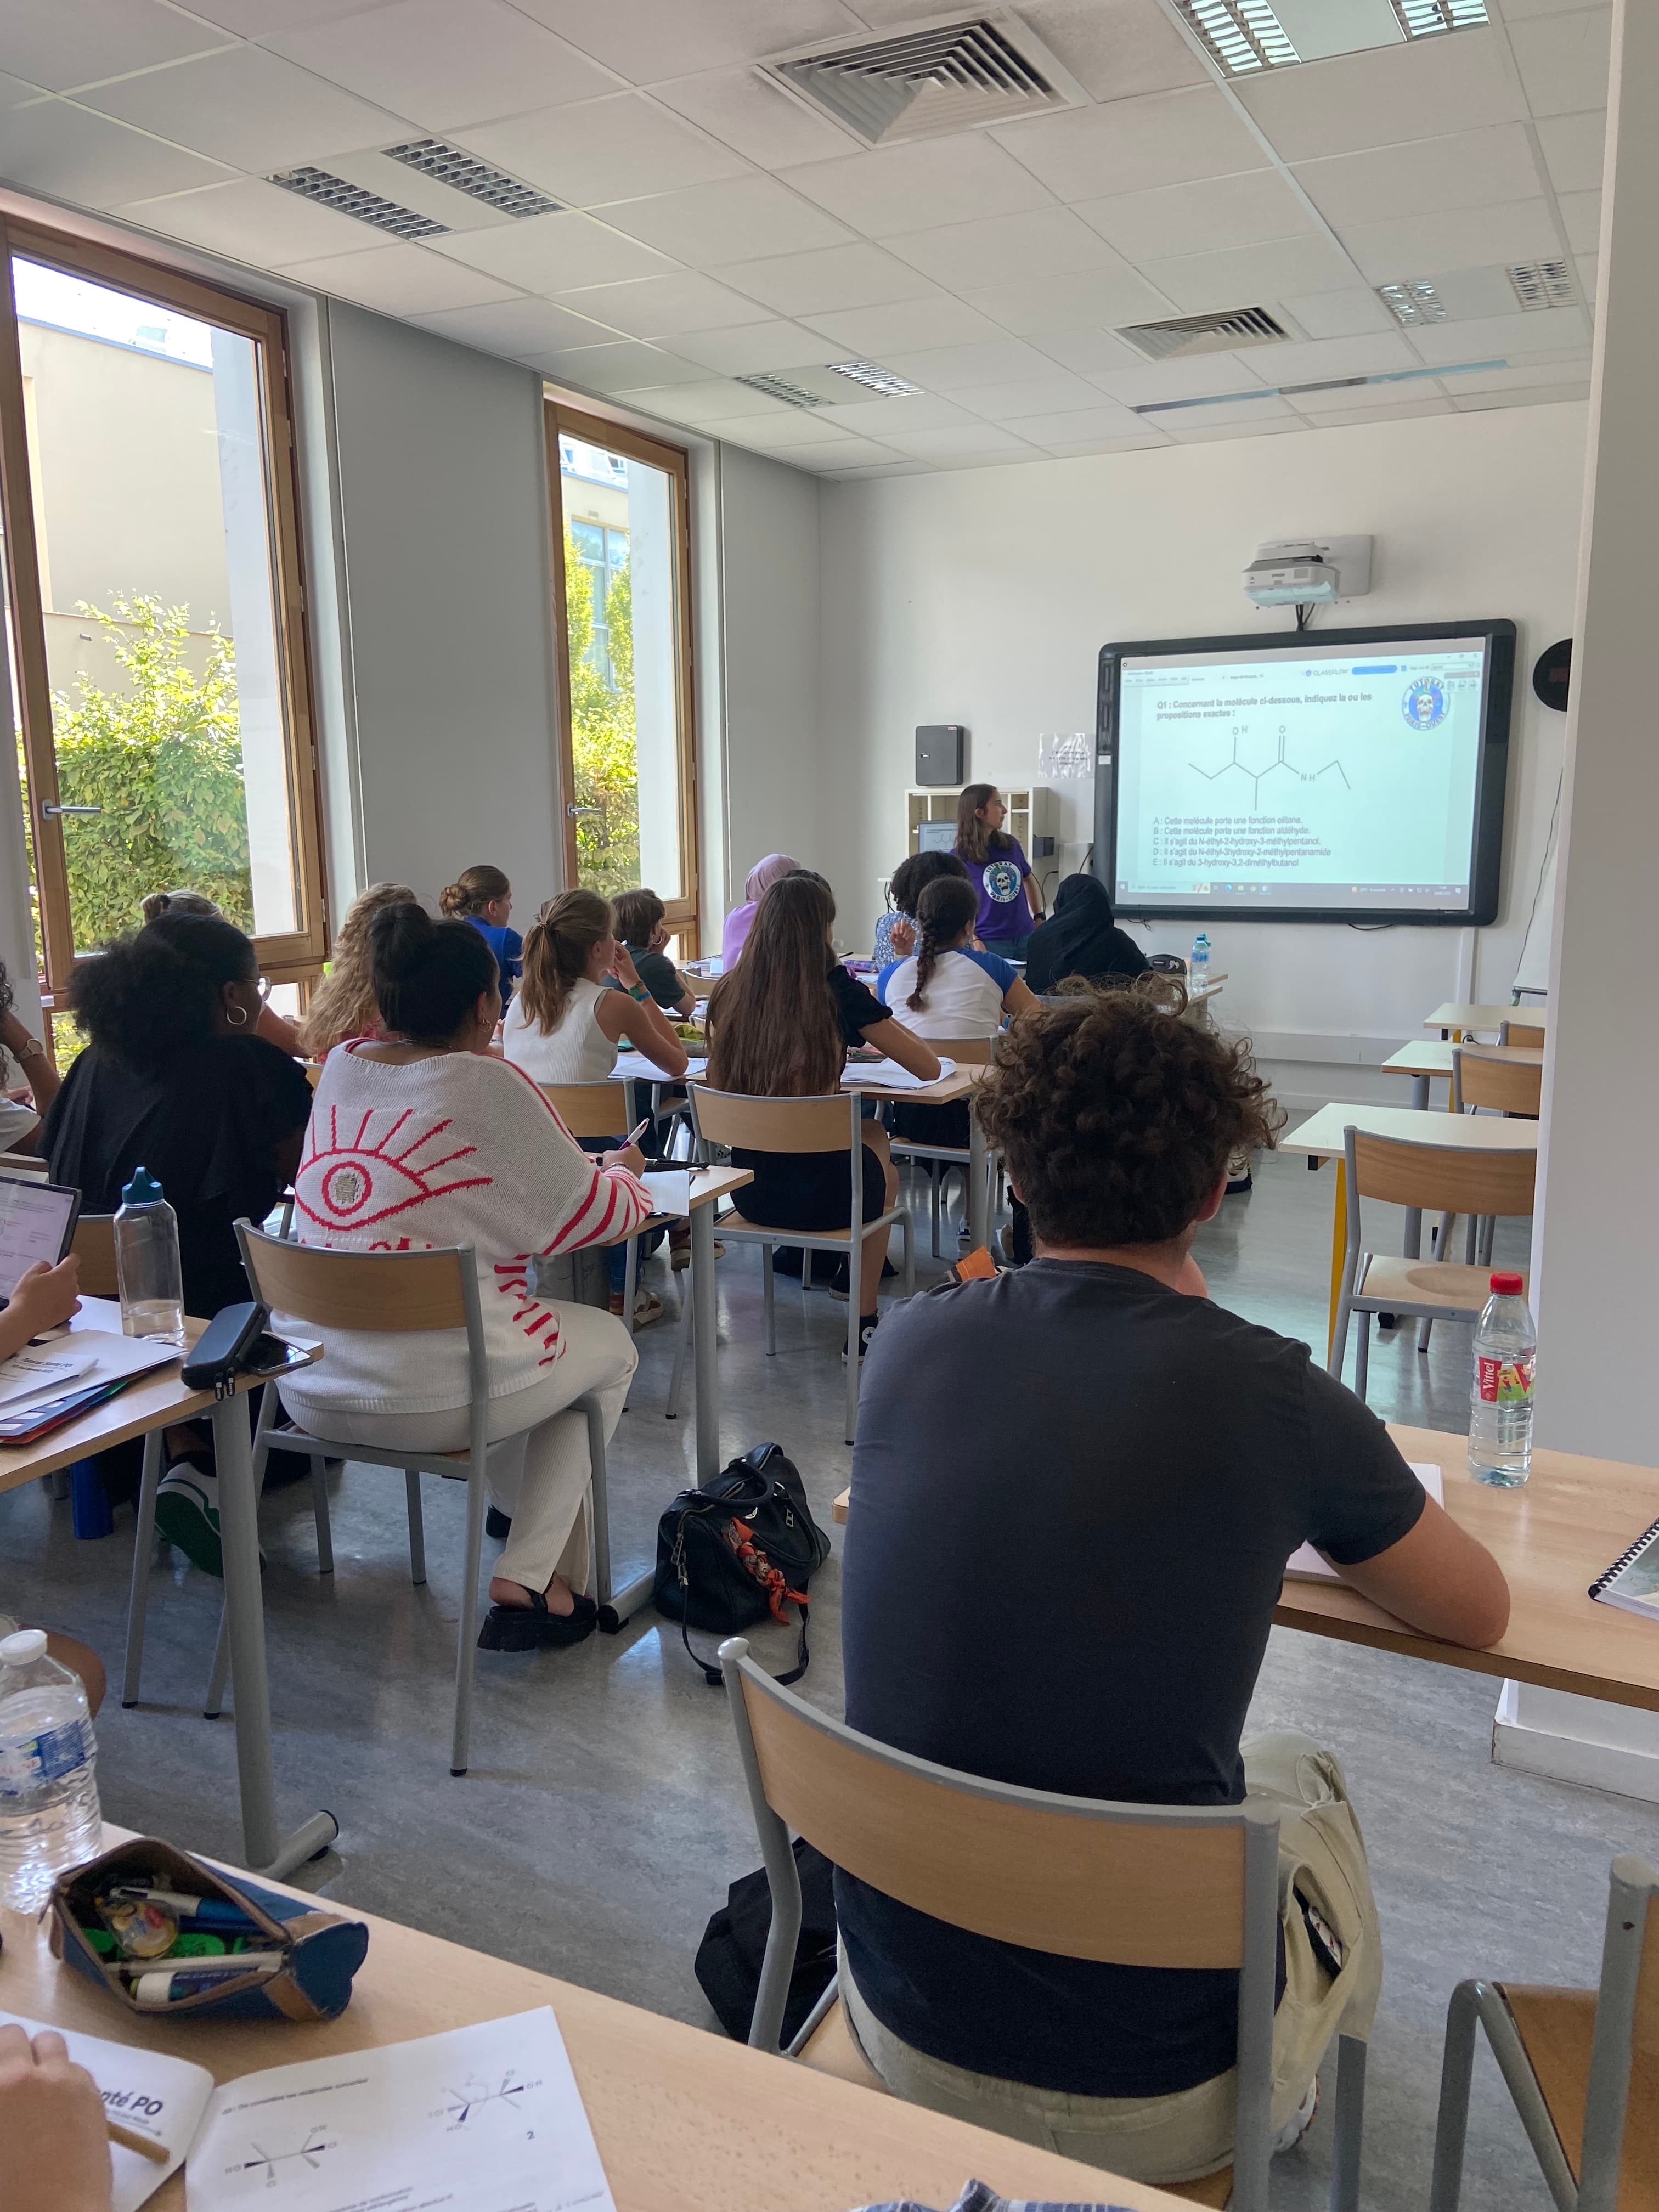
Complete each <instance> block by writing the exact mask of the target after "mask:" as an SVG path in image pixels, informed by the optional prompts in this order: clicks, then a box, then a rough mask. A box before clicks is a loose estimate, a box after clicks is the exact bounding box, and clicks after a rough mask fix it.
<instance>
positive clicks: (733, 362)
mask: <svg viewBox="0 0 1659 2212" xmlns="http://www.w3.org/2000/svg"><path fill="white" fill-rule="evenodd" d="M674 350H675V352H676V353H678V355H680V356H682V358H683V359H684V360H686V361H696V362H702V365H703V367H704V368H705V369H711V368H712V369H714V370H717V371H718V372H719V374H720V375H721V376H751V375H754V374H757V372H759V371H761V370H763V369H769V368H781V369H787V368H812V367H822V366H823V364H824V363H825V362H829V361H832V360H833V359H834V358H835V356H836V346H835V344H834V343H833V342H832V341H831V340H830V339H829V338H826V337H821V336H820V335H819V333H818V332H817V331H809V330H806V329H805V328H804V327H803V326H802V325H800V324H799V323H792V322H788V321H782V320H769V321H766V322H763V323H746V324H744V326H743V327H742V329H740V330H735V331H681V332H680V333H679V334H678V336H677V337H675V340H674Z"/></svg>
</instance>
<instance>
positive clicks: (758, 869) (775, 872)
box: [720, 853, 797, 970]
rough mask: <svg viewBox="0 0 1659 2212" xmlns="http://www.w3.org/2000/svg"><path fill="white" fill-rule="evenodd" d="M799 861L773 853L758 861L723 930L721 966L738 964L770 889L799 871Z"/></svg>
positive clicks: (727, 916)
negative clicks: (759, 908) (741, 902)
mask: <svg viewBox="0 0 1659 2212" xmlns="http://www.w3.org/2000/svg"><path fill="white" fill-rule="evenodd" d="M796 865H797V864H796V863H795V862H794V861H793V860H791V859H790V857H789V855H788V854H787V853H769V854H767V856H766V858H765V859H764V860H757V862H756V863H755V865H754V866H753V867H752V868H750V871H749V873H748V875H747V876H746V877H745V878H744V885H743V904H742V905H741V906H734V907H733V908H732V911H731V913H730V914H728V915H726V927H725V928H724V929H723V930H722V931H721V932H720V967H721V969H722V970H725V969H728V968H732V967H734V966H735V965H736V964H737V959H738V954H739V953H740V952H741V951H743V948H744V945H746V944H747V943H748V942H749V933H750V930H751V929H752V928H753V927H754V926H755V913H756V909H757V908H758V906H759V905H760V902H761V901H762V899H763V898H764V897H765V896H766V894H767V892H768V891H769V890H771V888H772V886H773V884H775V883H780V882H781V881H782V879H783V878H784V877H785V876H792V875H793V873H794V872H795V868H796Z"/></svg>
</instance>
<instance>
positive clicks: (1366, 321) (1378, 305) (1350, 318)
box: [1279, 291, 1397, 338]
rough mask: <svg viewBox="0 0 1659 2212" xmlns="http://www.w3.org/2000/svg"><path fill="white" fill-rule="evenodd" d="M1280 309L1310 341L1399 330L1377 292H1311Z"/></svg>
mask: <svg viewBox="0 0 1659 2212" xmlns="http://www.w3.org/2000/svg"><path fill="white" fill-rule="evenodd" d="M1279 306H1280V307H1282V308H1283V309H1284V310H1285V313H1286V314H1287V315H1288V316H1290V318H1291V320H1292V321H1293V322H1294V323H1296V324H1297V326H1298V328H1300V329H1302V330H1304V331H1306V332H1307V334H1308V336H1309V337H1310V338H1347V337H1358V335H1359V334H1360V332H1361V331H1391V330H1394V329H1395V328H1396V327H1397V325H1395V319H1394V317H1393V316H1392V315H1391V314H1390V313H1389V311H1388V309H1387V308H1386V307H1384V306H1383V302H1382V301H1381V300H1379V299H1378V298H1377V296H1376V293H1375V292H1358V291H1356V292H1310V293H1307V294H1305V295H1304V294H1298V295H1297V296H1296V297H1295V298H1293V299H1292V298H1285V299H1282V300H1280V301H1279Z"/></svg>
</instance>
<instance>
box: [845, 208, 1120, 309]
mask: <svg viewBox="0 0 1659 2212" xmlns="http://www.w3.org/2000/svg"><path fill="white" fill-rule="evenodd" d="M887 247H888V251H889V252H892V253H896V254H898V255H899V256H900V258H902V259H903V260H905V261H908V262H909V263H910V264H911V266H912V267H913V268H916V269H920V270H921V272H922V274H923V276H931V277H932V278H933V281H934V282H935V283H939V284H942V285H944V286H945V289H946V290H947V291H952V292H970V291H975V290H978V289H981V287H983V286H986V285H989V284H1002V283H1013V282H1017V281H1019V280H1021V279H1024V278H1026V277H1034V276H1063V275H1065V274H1066V272H1067V271H1068V270H1074V269H1109V270H1115V271H1116V272H1118V273H1119V274H1121V273H1123V272H1125V271H1126V270H1127V267H1128V264H1127V262H1126V261H1125V260H1124V259H1123V257H1122V256H1121V254H1120V253H1117V252H1115V251H1114V250H1113V248H1112V247H1111V246H1108V244H1107V243H1106V241H1105V240H1104V239H1103V238H1102V237H1101V236H1100V234H1099V233H1098V232H1097V231H1093V230H1091V229H1090V228H1089V226H1088V224H1087V223H1086V222H1080V221H1079V218H1078V217H1077V216H1075V215H1073V212H1072V210H1070V208H1063V207H1054V206H1049V207H1044V208H1036V209H1033V210H1031V211H1030V213H1029V214H1027V215H999V216H987V217H986V218H985V220H983V221H982V222H953V223H947V224H945V227H944V228H942V229H939V230H916V231H910V232H907V233H906V234H905V235H904V236H903V237H902V238H890V239H889V240H887Z"/></svg>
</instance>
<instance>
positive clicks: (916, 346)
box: [809, 292, 1005, 359]
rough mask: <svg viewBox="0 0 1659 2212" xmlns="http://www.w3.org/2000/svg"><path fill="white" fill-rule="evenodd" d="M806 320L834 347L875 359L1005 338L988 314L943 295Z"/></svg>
mask: <svg viewBox="0 0 1659 2212" xmlns="http://www.w3.org/2000/svg"><path fill="white" fill-rule="evenodd" d="M809 321H810V325H811V328H812V329H813V330H815V331H823V335H824V336H825V337H827V338H829V339H830V340H832V341H833V342H834V343H835V344H836V345H838V346H841V347H843V348H845V349H847V350H848V351H850V352H853V353H860V354H865V355H868V356H871V357H872V358H879V359H884V358H885V357H886V356H887V355H888V354H890V353H902V352H905V353H908V352H910V351H913V350H920V349H922V348H924V347H926V348H928V349H934V348H938V347H940V346H951V345H974V344H976V343H979V342H980V341H981V339H990V338H1000V337H1003V336H1004V335H1005V333H1004V332H1003V331H1000V330H999V329H998V328H997V325H995V324H994V322H993V321H992V320H991V318H990V317H989V316H988V315H981V313H979V311H978V309H977V308H975V307H969V305H968V304H967V302H966V301H963V300H953V299H951V296H950V295H949V294H948V293H945V292H933V293H931V294H929V295H927V297H926V298H924V299H920V300H899V301H892V302H890V303H889V304H887V305H884V306H880V307H848V308H843V309H842V310H841V311H840V312H839V313H834V312H832V313H829V314H814V315H812V316H811V317H810V318H809Z"/></svg>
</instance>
